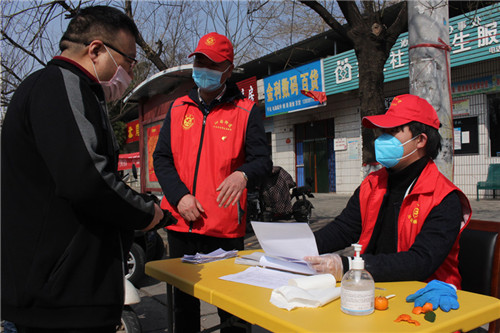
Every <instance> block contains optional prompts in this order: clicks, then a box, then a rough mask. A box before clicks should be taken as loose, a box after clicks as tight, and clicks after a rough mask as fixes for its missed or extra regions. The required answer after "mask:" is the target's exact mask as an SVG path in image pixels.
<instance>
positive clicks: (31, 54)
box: [1, 29, 46, 66]
mask: <svg viewBox="0 0 500 333" xmlns="http://www.w3.org/2000/svg"><path fill="white" fill-rule="evenodd" d="M1 33H2V38H5V39H6V40H7V41H8V42H9V43H10V44H12V46H14V47H16V48H18V49H19V50H21V51H23V52H24V53H26V54H27V55H29V56H30V57H32V58H33V59H35V60H36V61H37V62H38V63H40V64H41V65H42V66H45V65H46V63H45V62H43V61H42V60H41V59H40V58H38V57H37V55H36V54H34V53H33V52H31V51H28V50H27V49H26V48H24V47H23V46H22V45H19V44H18V43H16V42H15V41H14V40H13V39H12V38H10V37H9V36H8V35H7V34H6V33H5V31H4V30H3V29H2V31H1Z"/></svg>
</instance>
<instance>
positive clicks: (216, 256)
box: [182, 248, 238, 264]
mask: <svg viewBox="0 0 500 333" xmlns="http://www.w3.org/2000/svg"><path fill="white" fill-rule="evenodd" d="M237 255H238V251H236V250H231V251H224V250H223V249H220V248H219V249H217V250H215V251H213V252H210V253H208V254H203V253H196V254H195V255H192V254H185V255H184V257H182V262H187V263H191V264H204V263H207V262H212V261H217V260H222V259H227V258H233V257H236V256H237Z"/></svg>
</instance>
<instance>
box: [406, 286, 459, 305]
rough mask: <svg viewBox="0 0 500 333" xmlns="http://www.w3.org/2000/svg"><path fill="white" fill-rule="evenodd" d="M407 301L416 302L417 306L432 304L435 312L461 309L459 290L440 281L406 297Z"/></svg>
mask: <svg viewBox="0 0 500 333" xmlns="http://www.w3.org/2000/svg"><path fill="white" fill-rule="evenodd" d="M406 301H407V302H415V306H423V305H424V304H425V303H432V309H433V310H436V309H437V308H438V307H440V308H441V310H443V311H444V312H448V311H450V310H451V309H453V310H456V309H458V308H459V304H458V301H457V288H456V287H455V286H454V285H452V284H449V283H446V282H443V281H439V280H432V281H431V282H429V283H427V286H425V287H424V288H422V289H420V290H418V291H417V292H416V293H414V294H412V295H409V296H408V297H406Z"/></svg>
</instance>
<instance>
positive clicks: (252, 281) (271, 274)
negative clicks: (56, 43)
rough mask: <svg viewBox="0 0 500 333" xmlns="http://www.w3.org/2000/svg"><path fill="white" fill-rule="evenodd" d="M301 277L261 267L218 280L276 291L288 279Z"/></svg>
mask: <svg viewBox="0 0 500 333" xmlns="http://www.w3.org/2000/svg"><path fill="white" fill-rule="evenodd" d="M301 277H304V276H303V275H299V274H292V273H287V272H281V271H277V270H273V269H265V268H262V267H249V268H247V269H246V270H244V271H243V272H240V273H236V274H230V275H225V276H221V277H220V279H222V280H226V281H233V282H238V283H244V284H249V285H252V286H257V287H262V288H269V289H276V288H279V287H282V286H286V285H288V280H290V279H297V278H301Z"/></svg>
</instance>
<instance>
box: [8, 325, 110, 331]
mask: <svg viewBox="0 0 500 333" xmlns="http://www.w3.org/2000/svg"><path fill="white" fill-rule="evenodd" d="M16 328H17V333H115V332H116V326H115V325H113V326H106V327H94V328H37V327H26V326H20V325H17V324H16Z"/></svg>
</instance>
